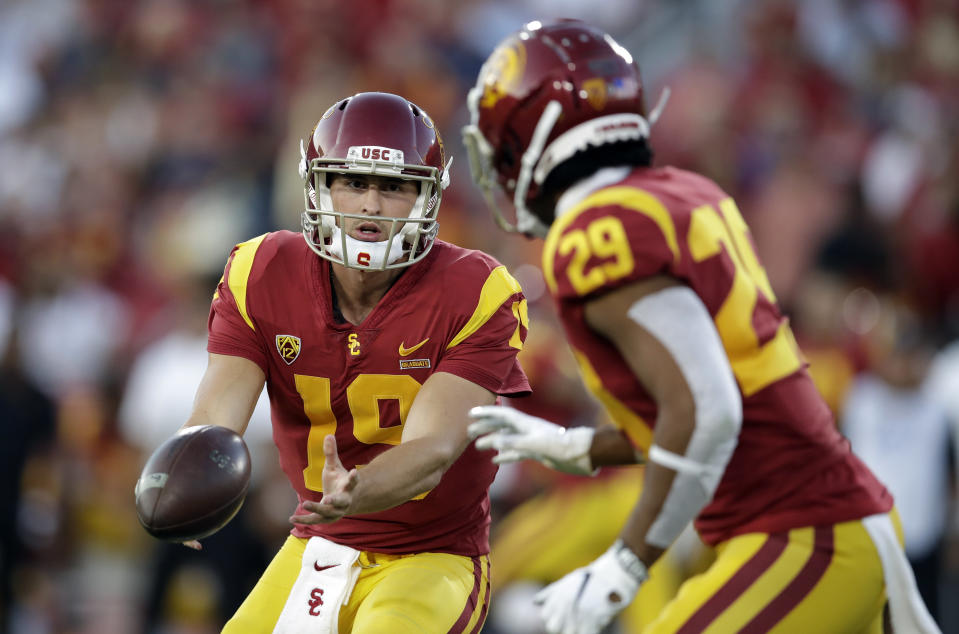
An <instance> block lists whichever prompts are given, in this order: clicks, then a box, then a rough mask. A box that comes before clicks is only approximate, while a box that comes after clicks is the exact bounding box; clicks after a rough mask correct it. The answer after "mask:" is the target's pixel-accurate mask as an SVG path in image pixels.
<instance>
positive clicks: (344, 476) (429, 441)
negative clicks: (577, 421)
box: [291, 372, 496, 524]
mask: <svg viewBox="0 0 959 634" xmlns="http://www.w3.org/2000/svg"><path fill="white" fill-rule="evenodd" d="M495 399H496V396H495V395H494V394H493V393H492V392H490V391H489V390H487V389H486V388H483V387H480V386H479V385H477V384H475V383H473V382H471V381H467V380H466V379H463V378H461V377H458V376H456V375H453V374H449V373H447V372H436V373H434V374H432V375H431V376H430V378H428V379H427V380H426V382H425V383H423V387H421V388H420V390H419V392H418V393H417V395H416V399H415V400H414V401H413V405H412V406H411V407H410V412H409V415H408V416H407V418H406V424H405V425H404V427H403V436H402V441H401V443H400V444H399V445H397V446H395V447H392V448H390V449H388V450H387V451H384V452H383V453H381V454H380V455H379V456H377V457H376V458H374V459H373V460H372V461H371V462H370V463H369V464H368V465H366V466H365V467H363V469H361V470H359V471H358V472H357V471H356V470H353V471H350V472H349V473H347V472H345V471H344V470H343V468H342V466H341V465H340V461H339V458H338V456H337V453H336V443H335V442H334V440H333V438H332V437H329V436H328V437H327V438H326V439H325V442H324V445H323V449H324V453H325V454H326V466H325V467H324V473H323V477H324V482H323V484H324V491H326V492H327V493H325V494H324V497H323V499H322V500H321V501H320V502H304V503H303V507H304V508H305V509H307V510H308V511H310V512H311V514H310V515H301V516H294V517H293V518H291V520H293V521H294V522H296V523H300V524H317V523H324V522H331V521H335V520H336V519H339V518H340V517H342V516H344V515H357V514H363V513H374V512H376V511H382V510H385V509H388V508H392V507H394V506H397V505H399V504H402V503H403V502H406V501H408V500H410V499H412V498H413V497H415V496H417V495H419V494H421V493H424V492H426V491H429V490H430V489H432V488H434V487H435V486H437V485H438V484H439V482H440V478H442V477H443V474H444V473H445V472H446V470H447V469H448V468H449V467H450V465H452V464H453V462H455V461H456V459H457V458H458V457H459V456H460V454H461V453H463V450H464V449H465V448H466V446H467V445H468V444H469V442H470V439H469V437H468V436H467V434H466V427H467V424H468V423H469V419H468V417H467V412H468V411H469V410H470V408H472V407H474V406H479V405H486V404H490V403H492V402H493V401H494V400H495Z"/></svg>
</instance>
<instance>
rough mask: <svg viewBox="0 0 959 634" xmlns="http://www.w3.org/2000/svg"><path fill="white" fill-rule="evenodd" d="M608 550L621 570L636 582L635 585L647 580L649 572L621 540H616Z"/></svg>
mask: <svg viewBox="0 0 959 634" xmlns="http://www.w3.org/2000/svg"><path fill="white" fill-rule="evenodd" d="M609 550H610V552H611V553H612V554H613V556H614V557H615V558H616V561H617V562H619V565H620V566H621V567H622V569H623V570H624V571H625V572H627V573H629V574H630V575H631V576H632V577H633V579H635V580H636V583H640V584H641V583H643V582H644V581H646V579H648V578H649V570H647V568H646V564H644V563H643V560H642V559H640V558H639V556H638V555H636V553H634V552H633V549H632V548H630V547H629V546H627V545H626V543H625V542H624V541H623V540H622V539H617V540H616V541H615V542H613V545H612V546H610V547H609Z"/></svg>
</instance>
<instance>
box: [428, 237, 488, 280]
mask: <svg viewBox="0 0 959 634" xmlns="http://www.w3.org/2000/svg"><path fill="white" fill-rule="evenodd" d="M431 255H432V256H433V257H432V261H430V262H428V263H427V264H428V266H429V269H430V273H431V274H432V275H434V276H438V277H443V278H444V279H447V280H457V279H459V280H463V281H465V280H473V279H479V280H480V281H482V280H484V279H486V278H487V277H488V276H489V274H490V273H491V272H493V271H494V270H496V269H498V268H501V267H503V265H502V264H501V263H500V262H499V261H498V260H497V259H496V258H495V257H493V256H492V255H490V254H488V253H486V252H484V251H479V250H477V249H467V248H465V247H461V246H459V245H456V244H452V243H450V242H444V241H442V240H436V241H435V242H434V243H433V253H432V254H431Z"/></svg>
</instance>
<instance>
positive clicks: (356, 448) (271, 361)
mask: <svg viewBox="0 0 959 634" xmlns="http://www.w3.org/2000/svg"><path fill="white" fill-rule="evenodd" d="M330 266H331V264H330V263H329V262H328V261H326V260H323V259H321V258H319V257H317V256H316V254H315V253H313V252H312V251H311V250H310V249H309V248H308V247H307V245H306V243H305V242H304V240H303V237H302V235H300V234H298V233H292V232H289V231H279V232H276V233H269V234H264V235H262V236H260V237H258V238H254V239H253V240H250V241H247V242H244V243H242V244H239V245H237V246H236V247H235V248H234V250H233V252H232V254H231V255H230V259H229V261H228V263H227V266H226V270H225V272H224V277H223V280H222V281H221V282H220V284H219V286H218V288H217V293H216V296H215V297H214V300H213V306H212V309H211V312H210V323H209V342H208V345H207V349H208V350H209V351H210V352H213V353H219V354H226V355H234V356H241V357H245V358H247V359H250V360H251V361H253V362H254V363H256V364H257V365H259V366H260V368H261V369H262V370H263V372H264V373H265V374H266V386H267V391H268V393H269V396H270V410H271V418H272V422H273V438H274V441H275V442H276V445H277V447H278V449H279V456H280V464H281V466H282V468H283V470H284V471H285V473H286V475H287V477H288V478H289V480H290V483H291V484H292V485H293V488H294V489H295V490H296V492H297V495H298V496H299V500H300V502H301V503H302V502H303V501H305V500H314V501H318V500H320V499H321V497H322V479H321V475H322V471H323V464H324V455H323V438H324V437H326V436H327V435H328V434H333V435H334V436H335V437H336V441H337V445H338V448H339V455H340V459H341V461H342V462H343V466H344V467H346V468H347V469H350V468H353V467H358V468H359V469H360V470H361V472H362V468H363V465H366V464H368V463H369V462H370V461H371V460H373V459H374V458H375V457H376V456H377V455H379V454H380V453H382V452H383V451H386V450H387V449H389V448H390V447H392V446H394V445H397V444H399V443H400V440H401V436H402V433H403V427H404V425H405V423H406V417H407V414H408V412H409V411H410V407H411V405H412V404H413V399H415V398H416V395H417V392H418V391H419V389H420V386H422V384H423V383H424V382H425V381H426V380H427V379H428V378H429V377H430V375H431V374H432V373H434V372H447V373H450V374H454V375H456V376H459V377H461V378H464V379H466V380H468V381H471V382H473V383H476V384H477V385H480V386H482V387H484V388H486V389H488V390H489V391H491V392H493V393H495V394H499V395H504V396H520V395H524V394H527V393H529V384H528V382H527V380H526V376H525V374H524V373H523V371H522V369H521V368H520V366H519V363H518V362H517V360H516V353H517V352H519V350H520V349H521V348H522V346H523V341H524V340H525V337H526V328H527V324H528V321H527V313H526V300H525V298H524V297H523V293H522V289H521V288H520V286H519V284H518V283H517V281H516V280H515V279H514V278H513V277H512V276H511V275H510V274H509V273H508V272H507V271H506V268H505V267H503V266H502V265H500V264H499V263H498V262H496V261H495V260H494V259H493V258H491V257H489V256H487V255H486V254H484V253H481V252H479V251H470V250H467V249H462V248H460V247H457V246H454V245H451V244H448V243H445V242H442V241H439V240H438V241H436V242H435V243H434V246H433V249H432V251H431V252H430V253H429V254H428V255H427V257H426V258H424V259H423V260H422V261H420V262H418V263H417V264H414V265H412V266H410V267H409V268H408V269H406V270H405V271H404V272H403V274H402V275H401V276H400V277H399V278H398V279H397V280H396V281H395V282H394V284H393V286H392V287H391V288H390V290H389V291H388V292H387V293H386V295H385V296H384V297H383V298H382V299H381V300H380V302H379V303H378V304H377V305H376V307H375V308H374V309H373V311H372V312H371V313H370V314H369V316H368V317H367V318H366V319H365V320H364V321H363V323H362V324H360V325H354V324H352V323H348V322H345V321H341V320H338V319H337V318H336V315H335V312H334V309H333V305H332V291H331V287H330ZM495 472H496V467H495V465H493V464H492V463H491V462H490V459H489V456H488V455H481V454H480V453H479V452H478V451H477V450H476V448H475V446H474V445H473V444H470V445H469V446H468V447H467V448H466V450H465V451H464V452H463V454H462V455H460V457H459V458H458V459H457V460H456V461H455V462H454V463H453V465H452V466H451V467H450V468H449V470H448V471H447V472H446V473H445V474H444V475H443V478H442V480H441V481H440V484H439V485H437V486H436V488H434V489H433V490H431V491H429V492H427V493H424V494H422V495H420V496H418V497H417V498H416V499H414V500H411V501H409V502H406V503H404V504H401V505H399V506H397V507H394V508H392V509H388V510H385V511H381V512H378V513H370V514H366V515H355V516H348V517H345V518H343V519H341V520H339V521H337V522H334V523H333V524H321V525H313V526H307V525H296V526H295V527H294V529H293V535H295V536H297V537H310V536H312V535H322V536H323V537H326V538H327V539H330V540H332V541H334V542H337V543H340V544H345V545H347V546H351V547H353V548H357V549H360V550H365V551H373V552H381V553H390V554H408V553H417V552H446V553H452V554H456V555H464V556H469V557H474V556H477V555H483V554H486V553H488V552H489V544H488V539H489V522H490V517H489V497H488V493H487V491H488V488H489V485H490V482H492V480H493V476H494V474H495ZM300 510H301V511H302V508H300Z"/></svg>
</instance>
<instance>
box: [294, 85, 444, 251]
mask: <svg viewBox="0 0 959 634" xmlns="http://www.w3.org/2000/svg"><path fill="white" fill-rule="evenodd" d="M300 155H301V159H300V166H299V171H300V176H301V177H303V179H304V202H305V209H304V211H303V215H302V224H303V237H304V238H305V239H306V243H307V244H308V245H309V246H310V248H311V249H313V251H315V252H316V253H317V255H319V256H320V257H321V258H324V259H327V260H330V261H332V262H336V263H338V264H343V265H344V266H348V267H351V268H358V269H364V270H384V269H394V268H400V267H404V266H410V265H411V264H414V263H416V262H418V261H420V260H422V259H423V258H424V257H426V254H427V253H429V250H430V249H431V248H432V246H433V241H434V239H435V238H436V232H437V231H438V230H439V223H438V222H437V220H436V216H437V213H438V212H439V208H440V199H441V197H442V191H443V189H444V188H445V187H446V186H447V185H448V184H449V163H446V162H445V151H444V148H443V141H442V139H441V138H440V134H439V131H437V129H436V127H435V126H434V124H433V120H432V119H430V117H429V115H427V114H426V112H424V111H423V109H422V108H420V107H418V106H417V105H415V104H413V103H412V102H410V101H408V100H406V99H404V98H403V97H400V96H398V95H393V94H389V93H380V92H366V93H359V94H356V95H353V96H352V97H347V98H346V99H343V100H341V101H339V102H337V103H335V104H333V105H332V106H330V108H329V110H327V111H326V112H325V113H324V114H323V116H322V117H321V118H320V120H319V122H318V123H317V124H316V126H315V127H314V128H313V133H312V134H311V135H310V137H309V139H307V140H306V142H302V141H301V143H300ZM330 174H354V175H375V176H385V177H389V178H399V179H404V180H410V181H416V182H417V183H418V186H419V194H418V195H417V198H416V201H415V202H414V203H413V208H412V209H411V210H410V214H409V216H408V217H404V218H386V217H378V218H377V219H376V220H377V221H378V222H388V223H390V225H389V230H388V232H387V233H388V236H387V239H386V240H383V241H380V242H363V241H360V240H356V239H355V238H353V237H351V236H349V235H347V233H346V232H345V231H342V230H341V227H343V226H345V224H344V222H343V221H344V220H345V219H347V218H356V219H361V220H368V219H369V218H368V216H365V215H363V214H350V213H341V212H339V211H337V210H336V209H334V208H333V199H332V197H331V195H330V187H329V176H330Z"/></svg>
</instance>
